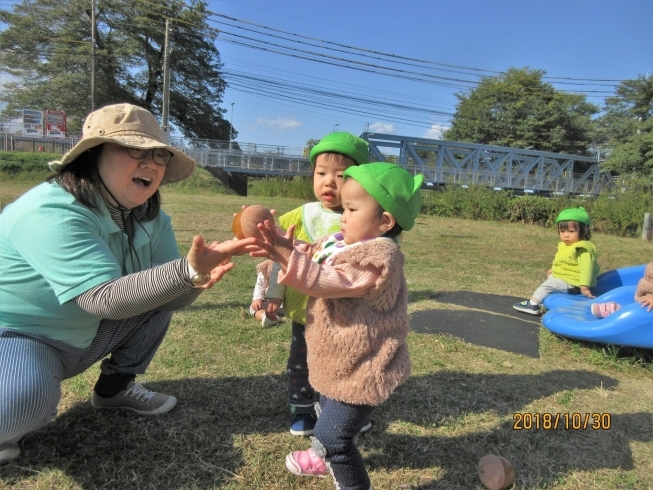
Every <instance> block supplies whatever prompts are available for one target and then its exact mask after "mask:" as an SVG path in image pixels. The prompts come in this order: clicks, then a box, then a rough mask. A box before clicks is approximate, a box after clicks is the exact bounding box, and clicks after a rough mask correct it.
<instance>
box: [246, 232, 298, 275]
mask: <svg viewBox="0 0 653 490" xmlns="http://www.w3.org/2000/svg"><path fill="white" fill-rule="evenodd" d="M257 227H258V229H259V231H260V232H261V235H262V236H263V242H261V241H260V240H258V243H257V245H259V247H260V249H259V250H258V251H256V252H250V255H251V256H252V257H267V258H269V259H272V260H274V261H275V262H277V263H278V264H279V265H280V266H281V268H282V269H284V270H285V269H286V267H288V261H289V260H290V255H291V254H292V251H293V233H294V232H295V225H292V226H290V227H289V228H288V231H286V234H285V235H283V236H281V235H279V234H278V233H277V231H276V229H275V226H274V224H272V223H270V221H268V220H265V222H263V223H259V224H258V225H257Z"/></svg>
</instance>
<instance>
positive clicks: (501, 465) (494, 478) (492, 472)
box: [478, 454, 515, 490]
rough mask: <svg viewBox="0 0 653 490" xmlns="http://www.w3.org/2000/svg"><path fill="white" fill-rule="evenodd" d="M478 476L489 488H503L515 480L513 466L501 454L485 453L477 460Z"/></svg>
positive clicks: (496, 489) (495, 489)
mask: <svg viewBox="0 0 653 490" xmlns="http://www.w3.org/2000/svg"><path fill="white" fill-rule="evenodd" d="M478 477H479V478H480V479H481V482H482V483H483V485H485V486H486V487H487V488H488V489H489V490H503V489H504V488H508V487H510V486H511V485H512V484H513V483H514V481H515V468H513V466H512V464H510V461H508V460H507V459H505V458H502V457H501V456H496V455H494V454H486V455H485V456H483V457H482V458H481V459H480V460H479V462H478Z"/></svg>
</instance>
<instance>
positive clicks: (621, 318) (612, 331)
mask: <svg viewBox="0 0 653 490" xmlns="http://www.w3.org/2000/svg"><path fill="white" fill-rule="evenodd" d="M643 274H644V272H643V270H642V275H643ZM640 277H641V276H640ZM636 289H637V286H636V285H632V286H622V287H618V288H615V289H613V290H611V291H608V292H607V293H605V294H603V295H601V296H599V297H597V298H596V299H593V300H589V301H578V302H576V303H574V304H572V305H569V306H562V307H559V308H553V309H551V310H549V311H547V312H546V313H545V314H544V316H543V317H542V324H543V325H544V327H545V328H546V329H547V330H550V331H551V332H553V333H555V334H558V335H561V336H563V337H569V338H572V339H577V340H586V341H589V342H598V343H602V344H615V345H625V346H629V347H643V348H646V349H653V311H651V312H648V311H647V309H646V308H642V306H641V305H640V304H639V303H637V302H636V301H635V298H634V296H635V290H636ZM608 301H615V302H617V303H619V304H620V305H621V309H620V310H617V311H616V312H614V313H613V314H612V315H609V316H607V317H606V318H596V317H595V316H594V315H592V312H591V311H590V305H592V303H605V302H608Z"/></svg>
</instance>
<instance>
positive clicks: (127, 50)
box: [0, 0, 237, 140]
mask: <svg viewBox="0 0 653 490" xmlns="http://www.w3.org/2000/svg"><path fill="white" fill-rule="evenodd" d="M166 18H170V19H172V20H173V21H172V22H171V30H170V46H171V48H172V52H171V55H170V105H169V118H170V123H172V125H174V126H176V127H177V128H179V129H180V130H181V131H182V132H183V134H184V136H185V137H187V138H203V139H219V140H229V136H230V134H231V131H230V124H229V122H228V121H227V120H225V119H224V118H223V114H224V113H226V109H222V108H220V106H219V104H220V103H221V102H222V95H223V93H224V89H225V86H226V83H225V81H224V79H223V77H222V73H221V69H222V64H221V62H220V54H219V52H218V50H217V49H216V47H215V45H214V41H215V38H216V36H217V30H216V29H213V28H211V27H209V26H208V25H207V18H208V12H207V4H206V3H205V2H204V1H202V0H190V2H189V5H186V4H185V3H184V2H183V1H182V0H159V1H158V2H157V3H156V4H153V3H148V2H130V1H127V0H98V1H97V8H96V30H95V41H96V46H95V59H96V62H95V86H96V90H95V108H99V107H102V106H104V105H107V104H114V103H119V102H129V103H132V104H136V105H139V106H141V107H144V108H146V109H148V110H150V111H151V112H152V113H154V114H156V115H159V116H160V115H161V106H162V94H163V58H164V44H165V19H166ZM0 21H2V22H4V23H5V24H7V25H8V26H9V27H8V28H7V29H6V30H5V31H4V32H2V33H0V69H2V70H4V71H7V72H9V73H11V74H13V75H17V76H19V77H20V78H21V80H22V81H21V82H20V83H12V84H7V85H6V86H5V90H4V92H3V94H2V95H3V100H4V101H6V102H8V106H7V110H8V111H12V110H16V109H36V110H45V109H58V110H64V111H66V114H67V117H68V122H69V128H71V129H72V130H79V129H80V128H81V124H82V122H83V120H84V118H85V116H86V115H87V114H88V113H89V112H90V110H91V62H92V60H91V39H92V37H91V2H90V1H89V0H83V1H82V0H23V2H22V3H17V4H15V5H14V10H13V12H9V11H2V12H0ZM234 134H237V133H236V132H235V131H234Z"/></svg>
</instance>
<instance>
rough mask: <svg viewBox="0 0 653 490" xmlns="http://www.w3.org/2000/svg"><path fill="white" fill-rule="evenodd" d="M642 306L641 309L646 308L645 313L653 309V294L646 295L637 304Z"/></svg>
mask: <svg viewBox="0 0 653 490" xmlns="http://www.w3.org/2000/svg"><path fill="white" fill-rule="evenodd" d="M639 304H641V305H642V308H647V307H648V309H647V310H646V311H651V310H652V309H653V294H647V295H646V296H644V299H642V301H640V302H639Z"/></svg>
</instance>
